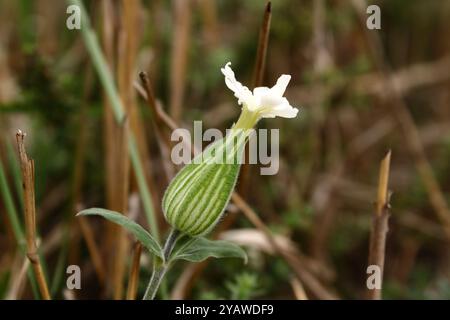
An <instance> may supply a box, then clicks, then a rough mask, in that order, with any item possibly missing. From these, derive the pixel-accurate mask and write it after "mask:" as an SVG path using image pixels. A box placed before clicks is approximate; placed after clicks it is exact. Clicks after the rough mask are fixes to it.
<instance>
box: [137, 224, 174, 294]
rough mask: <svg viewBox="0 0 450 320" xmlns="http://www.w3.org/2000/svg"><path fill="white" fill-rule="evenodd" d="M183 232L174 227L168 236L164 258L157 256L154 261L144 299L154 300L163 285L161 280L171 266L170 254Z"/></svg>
mask: <svg viewBox="0 0 450 320" xmlns="http://www.w3.org/2000/svg"><path fill="white" fill-rule="evenodd" d="M180 236H181V233H180V231H178V230H176V229H172V231H171V232H170V234H169V236H168V237H167V240H166V243H165V244H164V249H163V257H164V260H163V259H161V258H159V257H155V258H154V262H153V274H152V277H151V278H150V282H149V283H148V286H147V289H146V290H145V294H144V298H143V300H153V299H155V296H156V293H157V292H158V289H159V286H160V285H161V281H162V280H163V278H164V276H165V274H166V272H167V269H168V268H169V264H168V260H169V257H170V254H171V253H172V250H173V248H174V247H175V244H176V242H177V240H178V239H179V238H180Z"/></svg>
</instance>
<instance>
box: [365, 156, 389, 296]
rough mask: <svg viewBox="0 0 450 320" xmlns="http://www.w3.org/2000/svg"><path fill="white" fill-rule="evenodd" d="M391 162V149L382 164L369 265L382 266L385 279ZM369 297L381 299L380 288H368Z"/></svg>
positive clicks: (381, 272) (381, 273) (381, 270)
mask: <svg viewBox="0 0 450 320" xmlns="http://www.w3.org/2000/svg"><path fill="white" fill-rule="evenodd" d="M390 164H391V151H389V152H388V153H387V154H386V156H385V157H384V159H383V160H382V161H381V164H380V175H379V181H378V194H377V203H376V210H375V214H374V215H373V220H372V232H371V234H370V246H369V266H373V265H375V266H378V267H379V268H380V277H381V279H383V271H384V258H385V249H386V235H387V232H388V229H389V225H388V222H389V190H388V183H389V171H390ZM367 294H368V297H369V299H373V300H379V299H381V288H380V289H377V288H375V289H368V292H367Z"/></svg>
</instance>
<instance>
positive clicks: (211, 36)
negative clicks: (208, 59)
mask: <svg viewBox="0 0 450 320" xmlns="http://www.w3.org/2000/svg"><path fill="white" fill-rule="evenodd" d="M199 2H200V3H199V5H200V7H201V8H200V9H201V13H202V15H203V20H204V21H203V27H204V29H203V30H204V31H203V34H204V37H205V44H206V49H207V50H211V49H214V48H215V47H216V46H217V44H218V42H219V26H218V23H217V9H216V6H217V3H216V2H215V1H211V0H200V1H199Z"/></svg>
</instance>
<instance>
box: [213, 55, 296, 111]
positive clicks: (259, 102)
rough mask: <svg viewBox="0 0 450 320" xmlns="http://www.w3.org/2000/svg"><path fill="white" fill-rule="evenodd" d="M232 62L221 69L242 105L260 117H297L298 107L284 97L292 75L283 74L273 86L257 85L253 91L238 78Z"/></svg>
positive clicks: (229, 86) (226, 81)
mask: <svg viewBox="0 0 450 320" xmlns="http://www.w3.org/2000/svg"><path fill="white" fill-rule="evenodd" d="M230 64H231V62H228V63H227V64H226V65H225V67H224V68H222V69H221V71H222V73H223V75H224V76H225V84H226V85H227V87H228V88H229V89H230V90H231V91H233V92H234V96H235V97H236V98H238V103H239V104H240V105H241V104H242V105H243V107H244V108H246V109H247V110H248V111H250V112H253V113H256V114H257V115H258V117H260V118H275V117H283V118H295V117H296V116H297V112H298V109H297V108H294V107H292V106H291V105H290V104H289V101H288V100H287V99H286V98H285V97H283V95H284V91H285V90H286V87H287V85H288V84H289V81H290V80H291V76H290V75H287V74H283V75H281V76H280V77H279V78H278V80H277V83H276V84H275V85H274V86H273V87H272V88H267V87H257V88H255V89H254V90H253V92H251V91H250V90H249V89H248V88H247V87H246V86H243V85H242V84H241V83H240V82H239V81H237V80H236V77H235V76H234V72H233V70H231V68H230Z"/></svg>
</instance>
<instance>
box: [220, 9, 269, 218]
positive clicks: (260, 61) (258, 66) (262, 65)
mask: <svg viewBox="0 0 450 320" xmlns="http://www.w3.org/2000/svg"><path fill="white" fill-rule="evenodd" d="M271 19H272V4H271V3H270V1H269V2H267V4H266V8H265V10H264V17H263V21H262V24H261V28H260V31H259V41H258V48H257V50H256V61H255V67H254V71H253V87H254V88H255V87H260V86H261V85H262V82H263V77H264V71H265V69H266V56H267V48H268V46H269V34H270V21H271ZM245 153H248V146H246V148H245ZM250 168H251V167H250V166H249V164H248V163H247V161H246V162H245V163H244V164H243V165H242V168H241V174H240V178H239V184H238V187H237V188H238V191H239V193H241V194H242V195H243V196H245V194H246V193H247V189H248V185H249V183H250ZM227 220H228V222H227V224H228V225H231V224H232V222H233V220H234V219H233V218H232V217H230V218H228V219H227Z"/></svg>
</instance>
